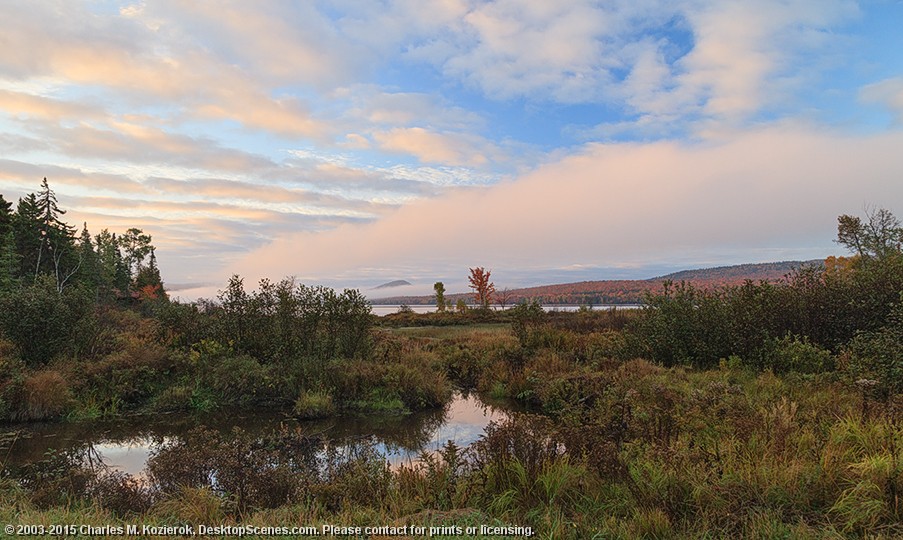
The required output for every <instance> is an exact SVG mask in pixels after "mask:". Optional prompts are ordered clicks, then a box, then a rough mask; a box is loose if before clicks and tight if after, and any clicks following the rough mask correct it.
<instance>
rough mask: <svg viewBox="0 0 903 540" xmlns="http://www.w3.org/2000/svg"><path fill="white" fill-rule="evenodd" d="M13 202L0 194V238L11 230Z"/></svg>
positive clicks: (4, 236)
mask: <svg viewBox="0 0 903 540" xmlns="http://www.w3.org/2000/svg"><path fill="white" fill-rule="evenodd" d="M12 207H13V203H11V202H9V201H7V200H6V199H4V198H3V195H2V194H0V238H6V233H8V232H10V231H11V230H12V226H13V211H12Z"/></svg>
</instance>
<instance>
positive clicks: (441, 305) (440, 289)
mask: <svg viewBox="0 0 903 540" xmlns="http://www.w3.org/2000/svg"><path fill="white" fill-rule="evenodd" d="M433 290H434V291H436V311H439V312H443V311H445V284H444V283H442V282H441V281H437V282H436V283H434V284H433Z"/></svg>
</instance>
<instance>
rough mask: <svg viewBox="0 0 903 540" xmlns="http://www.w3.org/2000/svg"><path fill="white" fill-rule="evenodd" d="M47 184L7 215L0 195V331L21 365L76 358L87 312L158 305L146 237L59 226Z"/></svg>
mask: <svg viewBox="0 0 903 540" xmlns="http://www.w3.org/2000/svg"><path fill="white" fill-rule="evenodd" d="M65 213H66V211H65V210H62V209H60V207H59V206H58V202H57V197H56V194H55V193H54V192H53V190H52V189H50V186H49V184H48V182H47V179H46V178H44V180H43V182H42V183H41V189H40V191H39V192H38V193H30V194H28V195H26V196H25V197H22V198H20V199H19V201H18V204H17V205H16V208H15V210H13V209H12V203H11V202H9V201H6V200H5V199H4V198H3V196H2V195H0V329H2V331H3V335H4V337H5V338H6V339H8V340H10V341H12V343H13V344H14V345H16V347H17V348H18V350H19V353H20V355H21V357H22V359H23V360H24V361H25V362H26V363H27V364H29V365H38V364H42V363H45V362H47V361H48V360H50V359H51V358H52V357H53V356H54V355H56V354H59V353H61V352H63V351H64V350H69V351H70V352H72V353H74V354H78V353H79V352H81V351H80V349H82V348H84V346H85V344H86V343H85V340H86V339H89V337H88V335H89V334H86V333H85V330H86V328H87V327H88V326H90V324H91V323H90V319H91V315H92V312H93V311H94V308H95V306H98V305H110V304H115V303H129V302H137V301H140V300H151V301H154V300H161V299H165V297H166V293H165V291H164V288H163V281H162V279H161V277H160V271H159V269H158V268H157V260H156V255H155V253H154V246H153V244H152V243H151V240H152V239H151V236H150V235H148V234H144V232H143V231H141V230H140V229H137V228H131V229H129V230H128V231H126V232H125V233H124V234H121V235H117V234H116V233H111V232H110V231H108V230H106V229H104V230H102V231H101V232H100V233H98V234H97V235H96V236H92V235H91V233H90V232H89V231H88V227H87V224H84V225H83V227H82V230H81V233H79V234H76V229H75V227H72V226H71V225H69V224H67V223H66V222H65V221H63V219H62V217H63V215H64V214H65Z"/></svg>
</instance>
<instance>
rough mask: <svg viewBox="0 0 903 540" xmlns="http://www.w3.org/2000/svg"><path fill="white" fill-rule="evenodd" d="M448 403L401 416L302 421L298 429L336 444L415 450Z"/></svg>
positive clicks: (444, 416)
mask: <svg viewBox="0 0 903 540" xmlns="http://www.w3.org/2000/svg"><path fill="white" fill-rule="evenodd" d="M448 408H449V407H448V405H446V406H445V407H443V408H441V409H434V410H430V411H423V412H418V413H413V414H405V415H379V416H352V417H342V418H337V419H332V420H322V421H314V422H304V423H303V424H302V428H305V429H307V430H308V432H313V433H320V434H322V435H323V436H325V437H326V438H328V439H329V440H330V441H331V442H332V443H333V444H336V445H340V446H341V445H351V444H356V443H359V444H363V443H375V444H382V445H383V446H384V447H385V451H386V453H389V454H396V453H399V452H401V451H410V452H417V451H419V450H420V449H421V448H423V447H424V446H425V445H426V444H427V443H429V442H430V439H431V437H432V434H433V433H434V432H435V431H436V430H437V429H439V427H441V426H442V424H444V423H445V422H446V420H447V419H448Z"/></svg>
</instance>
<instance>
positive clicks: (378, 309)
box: [370, 304, 642, 317]
mask: <svg viewBox="0 0 903 540" xmlns="http://www.w3.org/2000/svg"><path fill="white" fill-rule="evenodd" d="M408 307H409V308H410V309H411V311H413V312H414V313H432V312H434V311H436V306H435V305H411V306H408ZM469 307H471V308H473V306H469ZM511 307H513V305H511V304H509V305H508V306H507V308H503V307H502V306H498V305H493V306H492V309H494V310H497V311H499V310H503V309H510V308H511ZM641 307H642V306H641V305H640V304H599V305H594V306H589V308H590V309H592V310H593V311H605V310H608V309H639V308H641ZM542 308H543V309H544V310H546V311H577V310H579V309H580V306H579V305H576V304H546V305H544V306H542ZM399 309H401V305H399V304H373V305H372V306H371V309H370V311H371V312H372V313H373V314H374V315H379V316H381V317H382V316H384V315H391V314H393V313H398V310H399Z"/></svg>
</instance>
